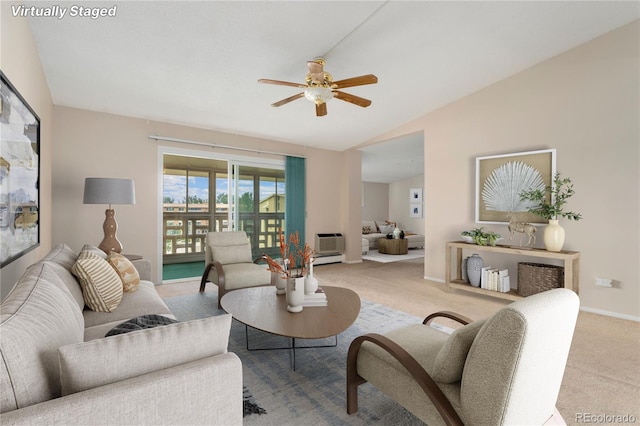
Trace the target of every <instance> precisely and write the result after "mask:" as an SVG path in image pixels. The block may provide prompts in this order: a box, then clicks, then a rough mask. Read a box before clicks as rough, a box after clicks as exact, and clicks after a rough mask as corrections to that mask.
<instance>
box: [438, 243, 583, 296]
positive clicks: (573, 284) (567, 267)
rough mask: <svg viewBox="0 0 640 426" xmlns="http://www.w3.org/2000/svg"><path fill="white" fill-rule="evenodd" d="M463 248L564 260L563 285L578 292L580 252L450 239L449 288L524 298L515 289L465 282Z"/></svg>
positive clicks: (447, 269) (446, 274) (447, 282)
mask: <svg viewBox="0 0 640 426" xmlns="http://www.w3.org/2000/svg"><path fill="white" fill-rule="evenodd" d="M452 250H455V253H456V255H455V261H456V263H455V265H456V277H455V278H454V279H452V277H451V267H452V265H451V262H452V256H451V252H452ZM463 250H469V251H473V252H474V253H479V252H491V253H501V254H509V255H518V256H529V257H537V258H542V259H559V260H562V261H563V263H564V264H563V266H564V284H563V287H564V288H568V289H569V290H573V291H575V292H576V293H578V288H579V272H580V252H577V251H566V250H562V251H560V252H552V251H547V250H544V249H536V248H531V249H523V248H513V247H509V246H501V245H496V246H479V245H476V244H470V243H465V242H463V241H450V242H448V243H446V254H445V283H446V285H447V287H448V288H449V289H457V290H463V291H469V292H472V293H478V294H484V295H486V296H493V297H499V298H502V299H509V300H518V299H521V298H522V296H520V295H519V294H517V293H516V292H515V291H513V290H512V291H510V292H508V293H500V292H497V291H491V290H485V289H482V288H479V287H473V286H472V285H471V284H469V283H466V282H464V281H463V280H462V251H463Z"/></svg>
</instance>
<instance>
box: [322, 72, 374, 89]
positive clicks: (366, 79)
mask: <svg viewBox="0 0 640 426" xmlns="http://www.w3.org/2000/svg"><path fill="white" fill-rule="evenodd" d="M377 82H378V77H376V76H375V75H373V74H367V75H361V76H359V77H352V78H347V79H345V80H338V81H334V82H333V84H332V86H331V87H333V88H335V89H344V88H345V87H353V86H364V85H365V84H375V83H377Z"/></svg>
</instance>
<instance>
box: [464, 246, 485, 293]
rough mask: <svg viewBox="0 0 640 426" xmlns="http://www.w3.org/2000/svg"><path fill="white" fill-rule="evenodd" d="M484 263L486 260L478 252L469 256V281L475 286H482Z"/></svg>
mask: <svg viewBox="0 0 640 426" xmlns="http://www.w3.org/2000/svg"><path fill="white" fill-rule="evenodd" d="M483 265H484V261H483V260H482V258H481V257H480V256H478V254H476V253H474V254H473V255H471V257H468V258H467V276H468V277H469V283H470V284H471V285H472V286H474V287H480V276H481V274H482V266H483Z"/></svg>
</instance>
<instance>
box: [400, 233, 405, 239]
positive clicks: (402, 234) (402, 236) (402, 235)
mask: <svg viewBox="0 0 640 426" xmlns="http://www.w3.org/2000/svg"><path fill="white" fill-rule="evenodd" d="M400 239H401V240H404V231H400Z"/></svg>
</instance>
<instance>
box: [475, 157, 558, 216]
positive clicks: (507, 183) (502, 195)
mask: <svg viewBox="0 0 640 426" xmlns="http://www.w3.org/2000/svg"><path fill="white" fill-rule="evenodd" d="M555 172H556V150H555V149H545V150H541V151H529V152H518V153H514V154H504V155H492V156H488V157H477V158H476V222H477V223H505V222H509V217H510V216H511V217H514V218H515V219H516V220H518V221H521V222H528V223H546V221H545V220H544V219H543V218H541V217H540V216H537V215H534V214H532V213H529V212H528V211H527V210H528V208H529V207H533V206H534V205H533V204H532V202H531V201H521V200H520V193H521V192H522V191H524V190H531V189H535V188H540V189H544V188H545V187H546V186H549V185H551V182H552V179H553V175H554V174H555Z"/></svg>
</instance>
